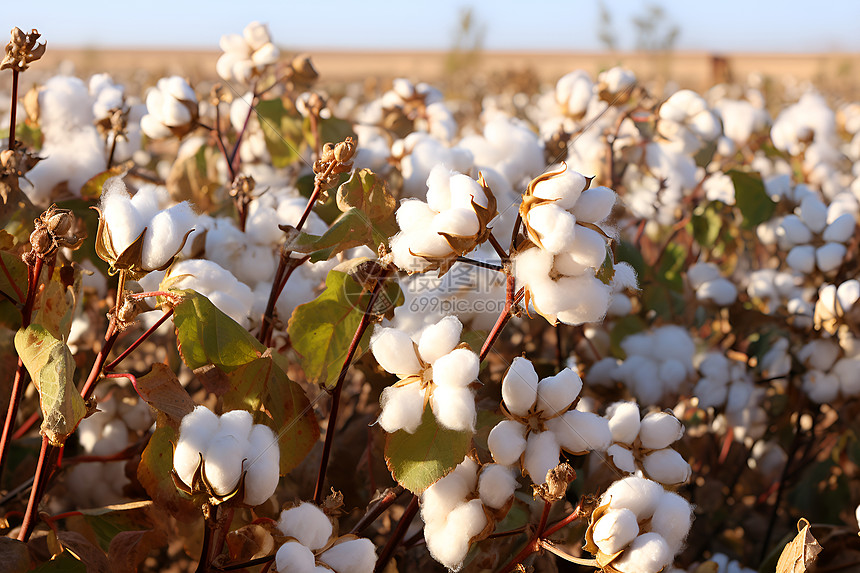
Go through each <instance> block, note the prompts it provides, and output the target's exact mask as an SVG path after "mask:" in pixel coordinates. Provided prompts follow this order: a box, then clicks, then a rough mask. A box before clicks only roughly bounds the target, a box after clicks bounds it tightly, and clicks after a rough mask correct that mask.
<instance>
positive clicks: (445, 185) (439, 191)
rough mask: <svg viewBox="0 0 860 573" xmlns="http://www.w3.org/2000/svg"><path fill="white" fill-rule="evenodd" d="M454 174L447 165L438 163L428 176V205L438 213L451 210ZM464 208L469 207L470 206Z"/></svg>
mask: <svg viewBox="0 0 860 573" xmlns="http://www.w3.org/2000/svg"><path fill="white" fill-rule="evenodd" d="M453 174H454V173H453V172H452V171H451V170H450V169H448V168H447V167H445V165H443V164H442V163H438V164H437V165H436V166H435V167H433V169H431V170H430V174H429V175H428V176H427V195H426V196H427V205H428V207H429V208H430V209H431V210H433V211H435V212H436V213H441V212H443V211H447V210H448V209H450V208H451V177H452V175H453ZM404 203H405V201H404ZM463 206H465V207H468V204H466V205H463Z"/></svg>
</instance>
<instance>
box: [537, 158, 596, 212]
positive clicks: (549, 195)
mask: <svg viewBox="0 0 860 573" xmlns="http://www.w3.org/2000/svg"><path fill="white" fill-rule="evenodd" d="M586 183H587V181H586V179H585V176H584V175H582V174H581V173H577V172H576V171H574V170H573V169H569V168H565V170H564V171H563V172H562V173H560V174H558V175H556V176H554V177H550V178H549V179H545V180H543V181H540V182H539V183H538V184H537V185H535V187H534V196H535V197H538V198H540V199H554V200H555V202H554V204H555V205H557V206H558V207H560V208H562V209H572V208H573V207H574V206H575V205H576V202H577V200H578V199H579V198H580V195H581V194H582V192H583V189H585V184H586Z"/></svg>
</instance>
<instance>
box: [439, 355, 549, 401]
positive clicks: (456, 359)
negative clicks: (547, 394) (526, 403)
mask: <svg viewBox="0 0 860 573" xmlns="http://www.w3.org/2000/svg"><path fill="white" fill-rule="evenodd" d="M479 369H480V363H479V362H478V355H477V354H475V353H474V352H472V351H471V350H469V349H468V348H458V349H456V350H453V351H452V352H450V353H448V354H446V355H445V356H442V357H441V358H439V359H438V360H436V362H434V363H433V381H434V382H435V383H436V384H437V385H439V386H449V387H454V388H456V387H459V388H463V387H466V386H468V385H469V384H471V383H472V382H474V381H476V380H477V379H478V371H479ZM538 391H540V386H538Z"/></svg>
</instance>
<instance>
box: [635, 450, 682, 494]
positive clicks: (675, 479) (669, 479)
mask: <svg viewBox="0 0 860 573" xmlns="http://www.w3.org/2000/svg"><path fill="white" fill-rule="evenodd" d="M642 466H643V468H644V469H645V473H646V474H647V475H648V477H650V478H651V479H653V480H655V481H658V482H660V483H663V484H666V485H675V484H680V483H686V482H687V480H689V479H690V474H691V473H692V470H691V469H690V464H688V463H687V461H686V460H685V459H684V458H683V457H682V456H681V454H679V453H678V452H676V451H675V450H673V449H671V448H664V449H662V450H657V451H656V452H652V453H650V454H648V455H647V456H645V459H644V460H643V461H642Z"/></svg>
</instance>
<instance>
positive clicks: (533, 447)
mask: <svg viewBox="0 0 860 573" xmlns="http://www.w3.org/2000/svg"><path fill="white" fill-rule="evenodd" d="M560 453H561V447H560V446H559V445H558V441H557V440H556V439H555V434H553V433H552V432H532V433H531V434H529V437H528V441H527V444H526V452H525V456H524V457H523V468H524V469H525V470H526V473H528V474H529V477H531V479H532V481H533V482H534V483H535V484H538V485H539V484H542V483H545V482H546V474H547V472H548V471H549V470H551V469H553V468H554V467H555V466H557V465H558V456H559V454H560Z"/></svg>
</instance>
